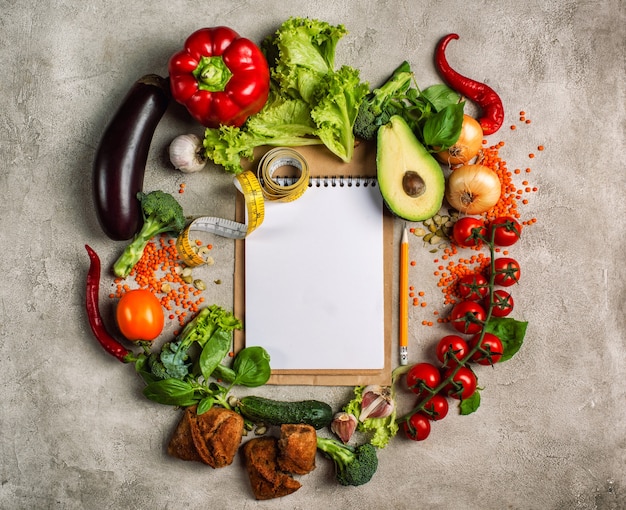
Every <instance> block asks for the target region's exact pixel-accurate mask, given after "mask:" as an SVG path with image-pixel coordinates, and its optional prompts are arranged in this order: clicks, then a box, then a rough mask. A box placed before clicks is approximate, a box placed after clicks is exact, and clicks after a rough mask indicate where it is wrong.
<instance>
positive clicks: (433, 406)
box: [424, 394, 449, 421]
mask: <svg viewBox="0 0 626 510" xmlns="http://www.w3.org/2000/svg"><path fill="white" fill-rule="evenodd" d="M448 409H449V406H448V401H447V400H446V397H444V396H443V395H439V394H437V395H433V398H431V399H430V400H429V401H428V402H426V403H425V404H424V414H426V416H428V419H430V420H434V421H439V420H443V419H444V418H445V417H446V415H447V414H448Z"/></svg>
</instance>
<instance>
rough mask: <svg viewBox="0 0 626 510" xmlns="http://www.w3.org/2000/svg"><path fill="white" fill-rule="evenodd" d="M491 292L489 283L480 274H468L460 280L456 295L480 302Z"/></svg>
mask: <svg viewBox="0 0 626 510" xmlns="http://www.w3.org/2000/svg"><path fill="white" fill-rule="evenodd" d="M488 292H489V282H488V281H487V278H485V277H484V276H483V275H482V274H480V273H472V274H466V275H465V276H462V277H461V278H459V281H458V283H457V287H456V293H457V294H458V296H459V297H460V298H461V299H469V300H470V301H479V300H481V299H482V298H484V297H485V296H486V295H487V293H488Z"/></svg>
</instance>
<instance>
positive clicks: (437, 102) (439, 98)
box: [422, 84, 461, 112]
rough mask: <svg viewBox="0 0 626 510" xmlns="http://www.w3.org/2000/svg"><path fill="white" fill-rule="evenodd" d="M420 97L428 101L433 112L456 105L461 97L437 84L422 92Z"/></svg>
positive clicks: (444, 86) (446, 87) (448, 88)
mask: <svg viewBox="0 0 626 510" xmlns="http://www.w3.org/2000/svg"><path fill="white" fill-rule="evenodd" d="M422 97H423V98H425V99H426V100H427V101H429V102H430V103H431V104H432V105H433V107H434V108H435V111H437V112H440V111H441V110H443V109H444V108H445V107H446V106H449V105H454V104H458V103H459V101H460V99H461V96H460V95H459V94H458V93H457V92H455V91H454V90H452V89H451V88H450V87H448V86H447V85H443V84H437V85H431V86H430V87H428V88H426V89H424V90H423V91H422Z"/></svg>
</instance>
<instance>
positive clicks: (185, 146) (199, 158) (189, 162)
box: [169, 134, 206, 173]
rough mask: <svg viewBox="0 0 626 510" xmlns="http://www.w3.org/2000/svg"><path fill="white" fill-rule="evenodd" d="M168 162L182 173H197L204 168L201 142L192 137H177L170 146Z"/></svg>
mask: <svg viewBox="0 0 626 510" xmlns="http://www.w3.org/2000/svg"><path fill="white" fill-rule="evenodd" d="M169 154H170V161H171V163H172V165H174V168H176V169H177V170H180V171H181V172H183V173H192V172H199V171H200V170H202V169H203V168H204V167H205V166H206V157H205V155H204V146H203V145H202V140H201V139H200V138H199V137H198V136H196V135H194V134H190V135H179V136H177V137H176V138H174V140H172V143H171V144H170V148H169Z"/></svg>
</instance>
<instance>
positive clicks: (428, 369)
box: [406, 363, 441, 395]
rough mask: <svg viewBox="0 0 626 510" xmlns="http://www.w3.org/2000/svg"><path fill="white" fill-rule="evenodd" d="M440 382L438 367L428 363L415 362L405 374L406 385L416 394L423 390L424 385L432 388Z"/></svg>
mask: <svg viewBox="0 0 626 510" xmlns="http://www.w3.org/2000/svg"><path fill="white" fill-rule="evenodd" d="M440 382H441V374H440V373H439V369H438V368H437V367H436V366H435V365H432V364H430V363H417V364H415V365H413V366H412V367H411V368H410V369H409V371H408V372H407V374H406V385H407V387H408V389H410V390H411V391H412V392H413V393H415V394H416V395H420V394H421V393H422V392H423V389H424V386H427V387H428V388H431V389H434V388H436V387H437V386H438V385H439V383H440Z"/></svg>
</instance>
